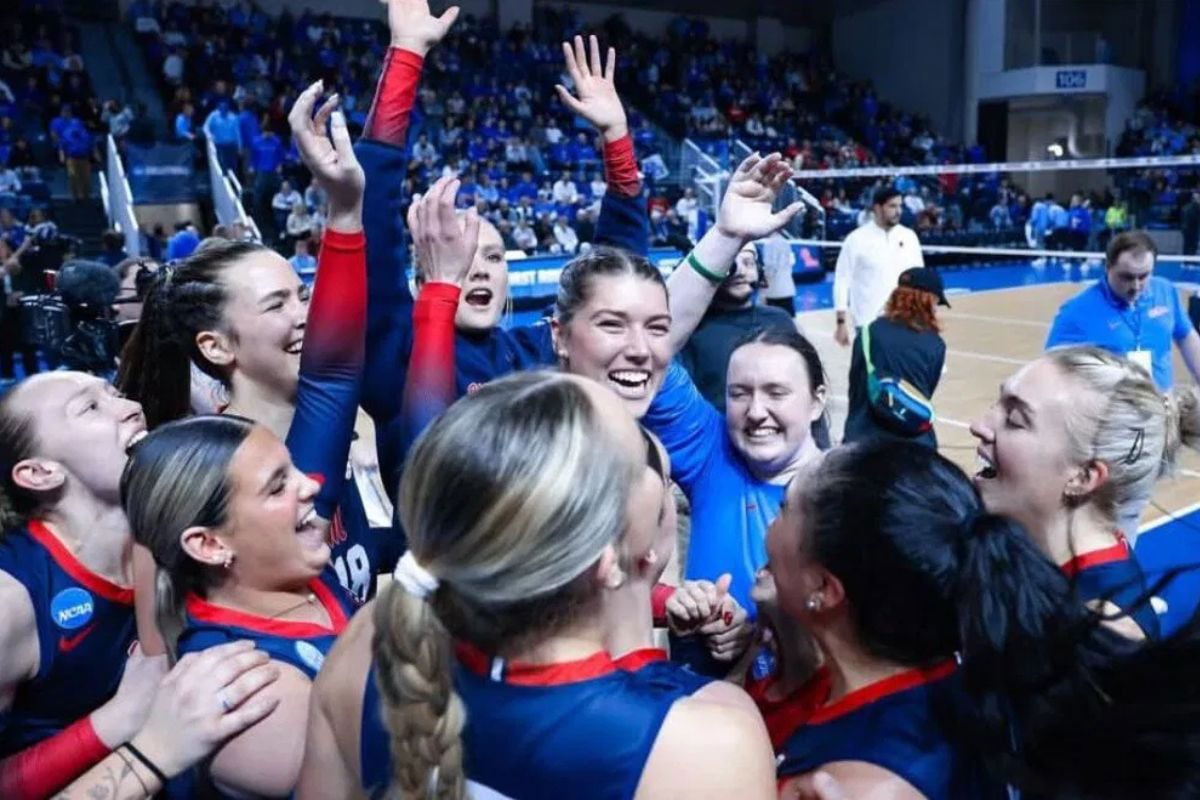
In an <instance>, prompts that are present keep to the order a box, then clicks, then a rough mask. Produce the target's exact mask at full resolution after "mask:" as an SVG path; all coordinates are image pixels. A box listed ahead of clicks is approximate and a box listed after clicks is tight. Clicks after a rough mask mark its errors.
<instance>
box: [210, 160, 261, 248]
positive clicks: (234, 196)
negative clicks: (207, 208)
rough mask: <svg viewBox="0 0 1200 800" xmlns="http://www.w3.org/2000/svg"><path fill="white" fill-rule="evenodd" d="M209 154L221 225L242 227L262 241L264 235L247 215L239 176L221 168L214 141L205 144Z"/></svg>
mask: <svg viewBox="0 0 1200 800" xmlns="http://www.w3.org/2000/svg"><path fill="white" fill-rule="evenodd" d="M205 146H206V150H207V153H208V177H209V181H210V183H211V186H212V203H213V213H214V214H215V215H216V217H217V222H218V223H220V224H221V225H234V224H240V225H242V226H243V227H244V228H245V230H246V231H248V232H249V234H250V235H251V236H252V237H253V238H254V240H255V241H257V242H261V241H262V234H261V233H260V232H259V230H258V224H257V223H256V222H255V221H254V218H253V217H251V216H250V215H249V214H247V213H246V209H245V207H244V206H243V205H242V185H241V183H240V182H239V181H238V179H237V176H236V175H234V174H233V173H232V172H227V171H226V170H225V169H223V168H222V167H221V161H220V159H219V158H218V157H217V148H216V146H215V145H214V144H213V143H212V139H208V140H207V141H206V142H205Z"/></svg>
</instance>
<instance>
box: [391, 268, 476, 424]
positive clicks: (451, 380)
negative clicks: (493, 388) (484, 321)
mask: <svg viewBox="0 0 1200 800" xmlns="http://www.w3.org/2000/svg"><path fill="white" fill-rule="evenodd" d="M461 293H462V289H460V288H459V287H458V286H455V285H454V284H450V283H427V284H425V285H424V286H422V287H421V293H420V294H419V295H417V303H416V306H415V307H414V308H413V349H412V357H411V358H410V359H409V364H408V380H407V381H406V382H405V384H404V419H405V427H406V432H405V434H406V435H405V439H406V440H407V443H408V444H411V443H412V442H413V441H415V440H416V437H417V436H418V435H420V433H421V431H423V430H424V429H425V427H426V426H427V425H428V424H429V423H430V422H432V421H433V420H434V418H435V417H437V416H438V415H439V414H441V413H442V412H443V411H445V410H446V409H447V408H448V407H449V406H450V404H451V403H453V402H454V400H455V398H456V397H457V395H458V390H457V387H456V385H455V364H454V315H455V313H457V311H458V298H459V295H460V294H461Z"/></svg>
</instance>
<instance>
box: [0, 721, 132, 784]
mask: <svg viewBox="0 0 1200 800" xmlns="http://www.w3.org/2000/svg"><path fill="white" fill-rule="evenodd" d="M109 752H111V751H110V750H109V748H108V745H106V744H105V743H104V742H102V741H100V737H99V736H97V735H96V729H95V728H93V727H92V720H91V718H90V717H84V718H83V719H81V720H79V721H78V722H75V723H72V724H71V725H69V726H68V727H67V728H65V729H63V730H62V731H60V732H59V733H56V734H55V735H54V736H51V737H50V738H49V739H45V740H43V741H41V742H38V743H37V744H35V745H32V746H30V747H27V748H25V749H24V750H22V751H20V752H19V753H13V754H12V755H11V756H9V757H7V758H5V759H4V760H3V761H0V797H4V798H6V800H35V798H36V799H37V800H40V798H44V797H49V796H50V795H52V794H54V793H55V792H57V791H59V790H60V789H62V788H63V787H64V786H66V785H67V784H69V783H70V782H71V781H73V780H75V779H76V778H78V777H79V776H80V775H82V774H83V773H84V772H87V771H88V770H89V769H91V768H92V767H94V766H95V765H96V764H98V763H99V762H100V761H101V760H103V759H104V757H105V756H107V755H108V754H109Z"/></svg>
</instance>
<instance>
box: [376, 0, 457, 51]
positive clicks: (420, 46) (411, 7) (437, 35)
mask: <svg viewBox="0 0 1200 800" xmlns="http://www.w3.org/2000/svg"><path fill="white" fill-rule="evenodd" d="M382 2H383V3H384V4H386V5H387V7H388V30H390V31H391V34H392V47H399V48H401V49H403V50H410V51H412V52H414V53H416V54H418V55H421V56H424V55H425V54H426V53H428V52H429V51H430V50H431V49H432V48H433V46H434V45H435V44H437V43H438V42H440V41H441V40H442V39H443V38H444V37H445V35H446V33H447V32H448V31H449V30H450V26H452V25H453V24H454V21H455V20H456V19H458V6H450V8H448V9H446V10H445V11H444V12H443V13H442V15H441V16H440V17H435V16H434V15H433V14H432V13H431V12H430V11H429V2H428V0H382Z"/></svg>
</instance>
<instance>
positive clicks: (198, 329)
mask: <svg viewBox="0 0 1200 800" xmlns="http://www.w3.org/2000/svg"><path fill="white" fill-rule="evenodd" d="M321 88H322V87H321V84H320V83H319V82H318V83H316V84H313V85H312V86H310V87H308V89H306V90H305V91H304V92H303V93H302V94H301V95H300V96H299V97H298V98H297V100H296V103H295V105H294V106H293V108H292V112H291V114H290V116H289V121H290V123H291V126H292V131H293V135H294V137H295V141H296V143H297V146H298V149H299V151H300V155H301V157H302V159H303V160H304V163H305V164H306V165H307V166H308V167H309V169H310V170H311V171H312V172H313V175H314V179H315V180H316V181H317V182H318V183H320V184H321V186H322V188H323V189H324V190H325V192H326V194H327V195H328V197H329V210H330V216H329V220H328V224H327V225H326V229H325V234H324V237H323V239H322V246H321V257H320V269H319V270H318V279H317V282H316V285H315V288H314V290H313V296H312V301H311V304H310V301H309V294H308V289H307V287H305V286H304V284H303V283H302V282H301V281H300V279H299V278H298V277H297V276H296V273H295V271H293V270H292V269H291V267H290V266H289V265H288V263H287V261H286V260H284V259H283V258H282V257H281V256H279V255H278V254H277V253H275V252H274V251H272V250H270V249H269V248H267V247H265V246H263V245H259V244H255V243H249V242H226V241H222V240H213V241H210V242H206V243H205V245H204V246H202V247H201V248H200V249H199V250H198V251H197V252H196V253H195V254H193V255H192V256H191V257H190V258H188V259H187V260H186V261H184V262H183V263H182V264H181V265H180V266H178V267H176V268H175V270H174V271H173V272H172V273H170V274H169V276H164V277H163V279H161V280H160V281H159V282H158V283H157V284H156V286H155V287H154V289H153V290H152V292H151V293H150V296H149V297H148V298H147V300H146V304H145V309H144V312H143V317H142V321H141V323H140V324H139V326H138V329H137V331H136V332H135V334H134V336H133V338H132V339H131V340H130V344H129V346H128V347H126V349H125V352H124V355H123V359H122V368H121V377H120V384H121V386H122V387H124V388H125V390H126V391H127V392H129V393H130V394H131V395H132V396H135V397H137V398H139V399H141V400H142V402H143V403H144V404H145V406H146V408H147V414H148V417H149V420H150V423H151V427H154V426H155V425H158V424H160V423H162V422H165V421H169V420H172V419H178V418H180V417H183V416H186V415H187V414H188V413H189V405H190V404H189V401H188V388H189V385H190V383H189V377H188V375H189V367H190V365H191V364H196V365H198V366H200V368H201V369H203V370H204V371H205V372H207V373H208V374H210V375H212V376H214V377H216V378H218V379H219V380H220V381H222V382H223V383H224V384H225V385H226V386H227V387H228V389H229V403H228V405H227V406H226V407H225V408H224V409H222V411H223V412H224V413H230V414H236V415H239V416H243V417H246V418H248V419H253V420H255V421H257V422H259V423H261V424H263V425H265V426H267V427H268V428H269V429H270V430H271V431H272V432H273V433H274V434H275V435H276V436H277V437H279V438H281V439H284V440H285V441H286V442H287V443H288V449H289V450H290V451H291V453H292V457H293V459H294V460H295V462H296V464H297V465H299V466H300V467H301V468H302V469H303V470H304V471H305V472H306V473H309V474H316V475H319V476H320V477H321V480H322V481H323V486H322V489H321V493H320V495H319V497H318V502H317V510H318V513H319V515H320V517H321V518H322V520H324V521H326V523H328V524H329V528H330V530H329V538H330V541H331V543H332V544H333V546H334V555H333V558H334V562H333V563H334V565H335V569H336V571H337V573H338V576H339V578H340V579H341V580H342V583H343V584H344V585H345V586H346V588H347V589H349V590H350V591H351V592H353V593H354V594H355V596H357V597H358V598H359V599H360V600H365V599H366V598H367V597H368V596H370V595H371V594H372V593H373V592H374V588H375V576H376V574H378V573H380V572H387V571H390V569H391V567H392V566H393V565H394V564H395V560H396V559H397V558H399V552H398V550H399V547H400V543H399V542H398V540H397V537H396V535H395V534H394V531H393V530H392V528H391V527H390V526H389V527H379V526H375V527H373V526H372V525H371V522H370V520H369V518H368V516H367V512H366V508H365V504H364V501H363V494H364V492H366V491H369V487H366V488H364V487H362V486H359V485H358V483H357V481H355V480H351V481H345V482H344V481H343V478H344V476H345V474H346V472H347V466H346V464H347V459H346V453H347V450H348V447H349V440H350V437H351V432H352V430H353V426H354V421H355V414H356V411H357V402H358V391H359V387H360V382H361V372H362V364H363V350H364V341H363V335H364V334H363V331H364V326H365V321H364V320H365V307H366V293H367V292H366V269H365V266H364V263H363V260H362V255H361V254H362V248H363V246H364V244H363V233H362V193H363V180H364V178H363V174H362V170H361V167H359V165H358V163H357V161H356V159H355V157H354V151H353V148H352V146H351V145H350V139H349V134H348V133H347V131H346V126H345V120H344V119H343V117H342V115H341V114H340V113H339V112H335V111H334V107H335V105H336V101H337V98H336V96H334V97H331V98H329V100H327V101H326V103H325V104H324V105H323V106H322V107H321V109H320V110H319V111H318V112H317V114H316V116H315V118H314V116H313V109H314V107H315V105H316V101H317V99H318V97H319V96H320V92H321ZM326 121H331V123H332V127H331V131H332V135H331V136H330V135H329V134H327V133H326ZM309 321H311V323H312V324H311V325H310V324H309ZM339 459H340V460H339Z"/></svg>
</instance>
